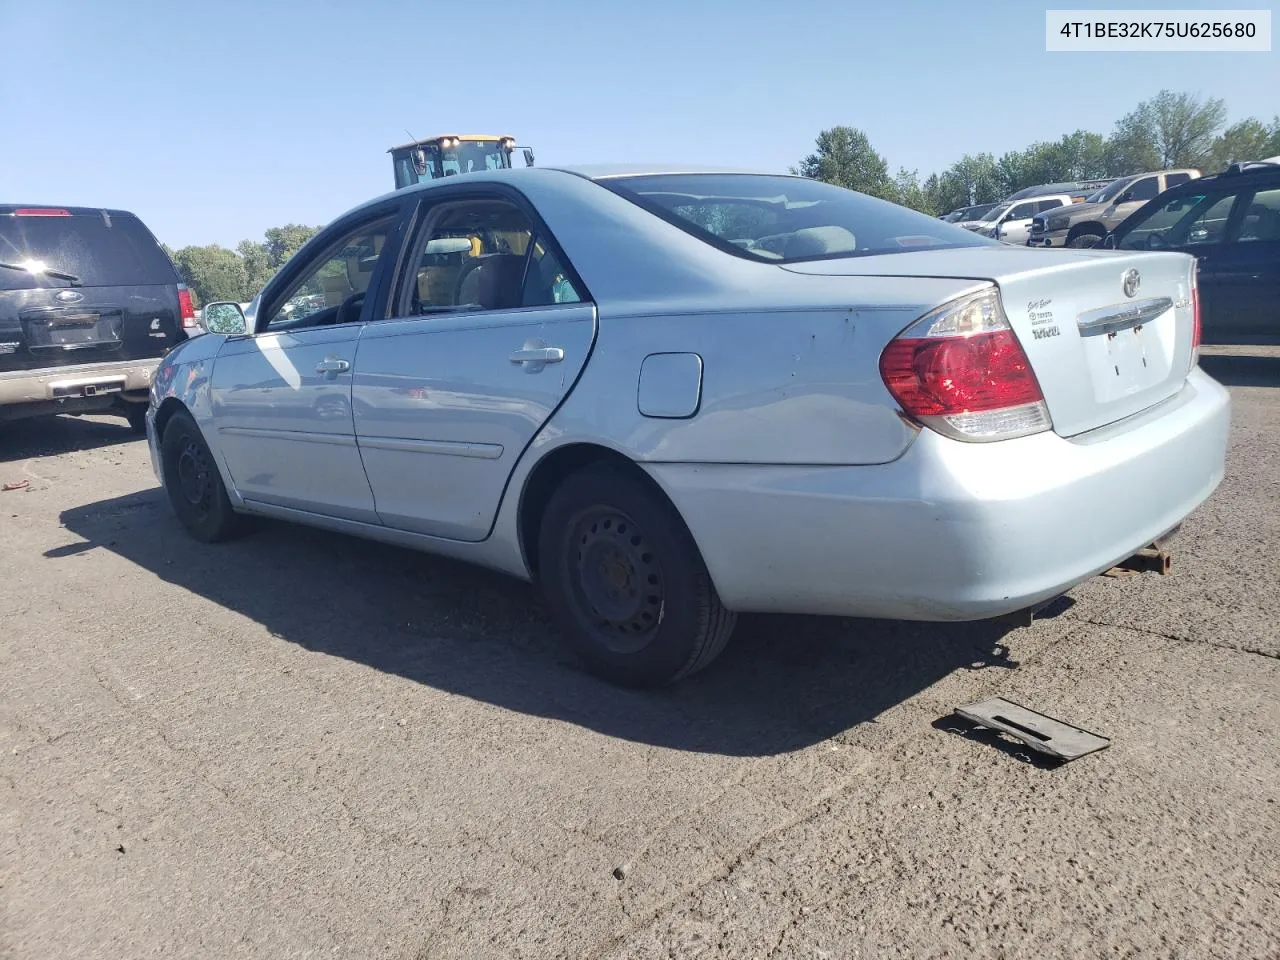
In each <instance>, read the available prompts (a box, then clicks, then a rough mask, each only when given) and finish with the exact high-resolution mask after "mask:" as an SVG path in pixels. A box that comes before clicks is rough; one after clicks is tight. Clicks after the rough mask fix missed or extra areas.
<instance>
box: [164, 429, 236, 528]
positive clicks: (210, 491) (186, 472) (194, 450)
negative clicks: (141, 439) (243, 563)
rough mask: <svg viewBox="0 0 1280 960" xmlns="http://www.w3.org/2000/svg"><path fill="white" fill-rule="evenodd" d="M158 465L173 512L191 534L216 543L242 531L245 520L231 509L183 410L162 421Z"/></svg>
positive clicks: (197, 433)
mask: <svg viewBox="0 0 1280 960" xmlns="http://www.w3.org/2000/svg"><path fill="white" fill-rule="evenodd" d="M160 465H161V470H162V472H163V474H164V489H165V492H166V493H168V494H169V502H170V503H171V504H173V511H174V513H176V514H177V515H178V519H179V520H181V521H182V525H183V526H184V527H186V528H187V530H188V532H189V533H190V534H191V535H192V536H193V537H195V538H196V539H197V540H200V541H202V542H204V543H216V542H218V541H220V540H230V539H231V538H233V537H235V536H238V535H240V534H241V533H243V532H244V530H245V528H246V526H247V524H246V522H245V519H244V517H241V516H240V515H239V514H237V513H236V512H235V511H234V510H232V509H231V501H230V500H228V499H227V488H226V487H225V486H223V484H222V475H221V474H219V473H218V466H217V464H216V463H214V460H213V454H212V453H211V452H210V450H209V445H208V444H207V443H205V442H204V437H203V436H202V435H201V433H200V428H199V427H198V426H196V422H195V421H194V420H192V419H191V416H190V415H189V414H187V413H186V412H183V411H179V412H178V413H175V414H174V415H173V416H172V417H170V418H169V422H168V423H167V424H165V428H164V436H163V438H162V439H161V441H160Z"/></svg>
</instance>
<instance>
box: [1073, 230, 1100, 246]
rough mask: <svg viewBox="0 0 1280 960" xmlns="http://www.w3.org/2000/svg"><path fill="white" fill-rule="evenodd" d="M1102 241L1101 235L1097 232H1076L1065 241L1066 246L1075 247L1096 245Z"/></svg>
mask: <svg viewBox="0 0 1280 960" xmlns="http://www.w3.org/2000/svg"><path fill="white" fill-rule="evenodd" d="M1101 242H1102V236H1101V235H1100V234H1097V233H1077V234H1076V235H1075V236H1074V237H1072V238H1071V239H1070V240H1068V241H1067V246H1068V247H1075V248H1076V249H1082V248H1088V247H1096V246H1097V245H1098V244H1099V243H1101Z"/></svg>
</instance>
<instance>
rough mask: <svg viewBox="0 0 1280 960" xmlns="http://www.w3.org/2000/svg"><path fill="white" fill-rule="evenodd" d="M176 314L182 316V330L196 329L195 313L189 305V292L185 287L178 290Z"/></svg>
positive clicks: (193, 308)
mask: <svg viewBox="0 0 1280 960" xmlns="http://www.w3.org/2000/svg"><path fill="white" fill-rule="evenodd" d="M178 312H179V313H180V314H181V315H182V328H183V329H184V330H194V329H195V328H196V311H195V307H193V306H192V305H191V291H190V290H188V289H186V288H185V287H179V288H178Z"/></svg>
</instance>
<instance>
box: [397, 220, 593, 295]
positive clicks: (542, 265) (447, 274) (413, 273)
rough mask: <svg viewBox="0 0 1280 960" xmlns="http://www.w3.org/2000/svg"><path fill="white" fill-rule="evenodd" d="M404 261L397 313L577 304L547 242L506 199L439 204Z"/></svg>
mask: <svg viewBox="0 0 1280 960" xmlns="http://www.w3.org/2000/svg"><path fill="white" fill-rule="evenodd" d="M409 263H410V264H411V267H410V272H409V274H408V276H407V283H406V285H405V286H406V287H407V289H406V290H405V291H404V297H403V302H402V305H401V309H400V310H399V312H398V315H400V316H410V317H412V316H421V315H423V314H429V313H449V312H456V311H468V310H510V309H515V308H517V307H540V306H550V305H552V304H556V303H579V302H581V301H582V293H581V291H580V290H579V289H578V287H577V285H576V281H575V280H574V279H573V278H572V277H571V276H570V273H569V271H568V270H567V269H566V267H565V265H564V264H563V263H562V262H561V261H560V259H559V258H558V257H557V256H556V254H555V252H554V251H553V250H552V249H551V248H550V245H549V242H548V241H547V240H546V238H544V237H542V236H540V235H539V233H538V231H537V229H536V228H535V226H534V224H533V222H532V221H531V220H530V219H529V217H528V216H527V215H526V214H525V213H524V211H523V210H521V209H520V208H519V207H518V206H517V205H516V204H514V203H512V202H511V201H509V200H501V199H490V198H485V199H474V200H457V201H451V202H448V203H444V204H441V205H440V206H439V207H437V208H435V209H434V210H432V211H431V212H430V213H429V214H428V215H427V218H426V226H425V228H424V229H423V230H422V232H421V235H420V236H419V238H418V241H417V244H416V247H415V249H414V251H413V253H412V256H411V257H410V259H409Z"/></svg>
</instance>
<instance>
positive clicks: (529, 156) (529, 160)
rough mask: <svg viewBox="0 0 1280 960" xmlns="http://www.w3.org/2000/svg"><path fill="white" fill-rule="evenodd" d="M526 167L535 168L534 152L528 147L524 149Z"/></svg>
mask: <svg viewBox="0 0 1280 960" xmlns="http://www.w3.org/2000/svg"><path fill="white" fill-rule="evenodd" d="M524 165H525V166H526V167H532V166H533V151H532V150H530V149H529V148H528V147H525V148H524Z"/></svg>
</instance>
